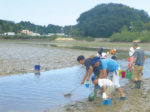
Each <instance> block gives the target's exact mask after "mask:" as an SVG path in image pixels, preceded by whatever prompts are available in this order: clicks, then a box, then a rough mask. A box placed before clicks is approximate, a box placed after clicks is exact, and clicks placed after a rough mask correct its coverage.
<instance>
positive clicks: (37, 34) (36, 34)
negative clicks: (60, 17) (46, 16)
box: [30, 33, 40, 36]
mask: <svg viewBox="0 0 150 112" xmlns="http://www.w3.org/2000/svg"><path fill="white" fill-rule="evenodd" d="M30 35H31V36H40V34H39V33H31V34H30Z"/></svg>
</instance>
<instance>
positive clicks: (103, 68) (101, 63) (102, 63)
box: [92, 57, 126, 100]
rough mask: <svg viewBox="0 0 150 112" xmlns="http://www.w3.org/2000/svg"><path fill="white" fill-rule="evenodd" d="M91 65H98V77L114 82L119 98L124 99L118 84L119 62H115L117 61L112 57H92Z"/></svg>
mask: <svg viewBox="0 0 150 112" xmlns="http://www.w3.org/2000/svg"><path fill="white" fill-rule="evenodd" d="M92 65H93V66H94V67H99V70H100V78H104V79H106V78H108V79H110V80H111V81H112V82H113V83H114V85H115V87H116V88H117V90H118V92H119V93H120V100H125V99H126V97H125V95H124V93H123V91H122V89H121V87H120V84H119V72H118V69H119V64H118V63H117V61H114V60H112V59H102V60H100V59H98V58H97V57H94V58H93V59H92Z"/></svg>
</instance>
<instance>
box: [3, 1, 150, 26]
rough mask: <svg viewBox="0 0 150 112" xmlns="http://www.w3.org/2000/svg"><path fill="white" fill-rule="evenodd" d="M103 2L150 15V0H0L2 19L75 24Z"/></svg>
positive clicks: (62, 24)
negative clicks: (140, 10) (84, 14)
mask: <svg viewBox="0 0 150 112" xmlns="http://www.w3.org/2000/svg"><path fill="white" fill-rule="evenodd" d="M102 3H122V4H124V5H128V6H130V7H133V8H136V9H142V10H145V11H146V12H148V14H149V15H150V6H149V4H150V0H0V19H3V20H10V21H14V22H20V21H30V22H32V23H34V24H37V25H48V24H54V25H61V26H65V25H74V24H76V23H77V22H76V20H77V18H78V17H79V16H80V14H81V13H83V12H85V11H87V10H90V9H91V8H93V7H95V6H96V5H98V4H102Z"/></svg>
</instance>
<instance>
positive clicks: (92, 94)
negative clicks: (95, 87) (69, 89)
mask: <svg viewBox="0 0 150 112" xmlns="http://www.w3.org/2000/svg"><path fill="white" fill-rule="evenodd" d="M94 97H95V93H94V91H92V92H91V93H90V94H89V96H88V99H89V101H94Z"/></svg>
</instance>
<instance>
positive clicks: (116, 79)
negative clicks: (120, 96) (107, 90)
mask: <svg viewBox="0 0 150 112" xmlns="http://www.w3.org/2000/svg"><path fill="white" fill-rule="evenodd" d="M107 78H108V79H109V80H111V81H112V82H113V84H114V86H115V88H120V84H119V80H120V79H119V78H120V77H119V72H118V71H115V72H108V76H107Z"/></svg>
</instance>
